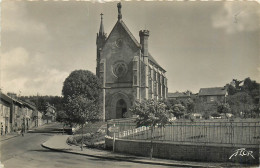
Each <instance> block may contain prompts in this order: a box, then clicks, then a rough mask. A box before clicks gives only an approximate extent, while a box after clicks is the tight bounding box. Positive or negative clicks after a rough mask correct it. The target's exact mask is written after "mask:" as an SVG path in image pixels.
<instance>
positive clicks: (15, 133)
mask: <svg viewBox="0 0 260 168" xmlns="http://www.w3.org/2000/svg"><path fill="white" fill-rule="evenodd" d="M17 136H21V135H20V134H18V133H17V132H12V133H9V134H7V135H0V142H2V141H6V140H8V139H11V138H14V137H17Z"/></svg>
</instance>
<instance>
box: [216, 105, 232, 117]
mask: <svg viewBox="0 0 260 168" xmlns="http://www.w3.org/2000/svg"><path fill="white" fill-rule="evenodd" d="M217 111H218V112H219V113H223V114H225V115H226V114H227V113H230V112H231V109H230V106H229V104H228V103H219V104H218V107H217Z"/></svg>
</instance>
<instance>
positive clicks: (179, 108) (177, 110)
mask: <svg viewBox="0 0 260 168" xmlns="http://www.w3.org/2000/svg"><path fill="white" fill-rule="evenodd" d="M171 110H172V113H173V115H174V116H176V117H177V118H181V117H182V116H183V115H184V111H185V107H184V106H183V105H182V104H175V105H173V107H172V109H171Z"/></svg>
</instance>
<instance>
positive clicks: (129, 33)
mask: <svg viewBox="0 0 260 168" xmlns="http://www.w3.org/2000/svg"><path fill="white" fill-rule="evenodd" d="M117 24H120V25H121V26H122V27H123V28H124V30H125V31H126V32H127V34H128V35H129V36H130V38H131V39H132V41H133V42H134V43H135V45H136V46H137V47H139V48H140V47H141V46H142V45H141V44H140V43H139V42H138V41H137V40H136V38H135V37H134V35H133V34H132V33H131V31H130V30H129V29H128V28H127V26H126V25H125V23H124V22H123V20H118V21H117V23H116V24H115V26H114V28H115V27H116V26H117ZM114 28H113V29H112V31H113V30H114ZM112 31H111V32H112ZM110 34H111V33H110ZM109 36H110V35H109ZM109 36H108V38H107V39H109ZM148 59H149V60H150V61H151V62H152V63H154V64H155V65H157V66H158V67H160V68H161V69H162V70H164V69H163V68H162V67H161V66H160V65H159V64H158V62H157V61H156V60H155V59H154V58H153V56H152V55H151V54H150V53H148ZM164 71H165V70H164Z"/></svg>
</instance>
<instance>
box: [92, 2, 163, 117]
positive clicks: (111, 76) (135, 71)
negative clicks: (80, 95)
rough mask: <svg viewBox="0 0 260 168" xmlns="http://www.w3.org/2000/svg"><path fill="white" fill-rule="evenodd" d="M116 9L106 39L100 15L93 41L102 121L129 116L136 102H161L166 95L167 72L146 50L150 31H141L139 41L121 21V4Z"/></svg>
mask: <svg viewBox="0 0 260 168" xmlns="http://www.w3.org/2000/svg"><path fill="white" fill-rule="evenodd" d="M117 8H118V20H117V22H116V24H115V26H114V28H113V29H112V31H111V33H110V34H109V35H108V37H107V35H106V33H105V32H104V25H103V14H101V23H100V29H99V32H98V33H97V40H96V45H97V67H96V75H97V76H98V77H99V78H100V79H101V81H102V84H103V91H102V100H103V101H102V108H103V119H104V120H108V119H116V118H126V117H131V116H132V114H131V113H130V112H129V108H130V107H131V106H132V105H133V103H134V101H135V100H140V101H141V100H144V99H154V100H164V99H166V97H167V92H168V87H167V78H166V76H165V73H166V71H165V70H164V69H163V68H162V67H161V66H160V65H159V64H158V63H157V62H156V61H155V59H154V58H153V57H152V55H151V54H150V53H149V51H148V39H149V31H148V30H140V31H139V36H140V41H139V42H138V41H137V40H136V38H135V37H134V36H133V35H132V33H131V32H130V31H129V29H128V28H127V26H126V25H125V23H124V22H123V20H122V13H121V8H122V6H121V3H118V4H117Z"/></svg>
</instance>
